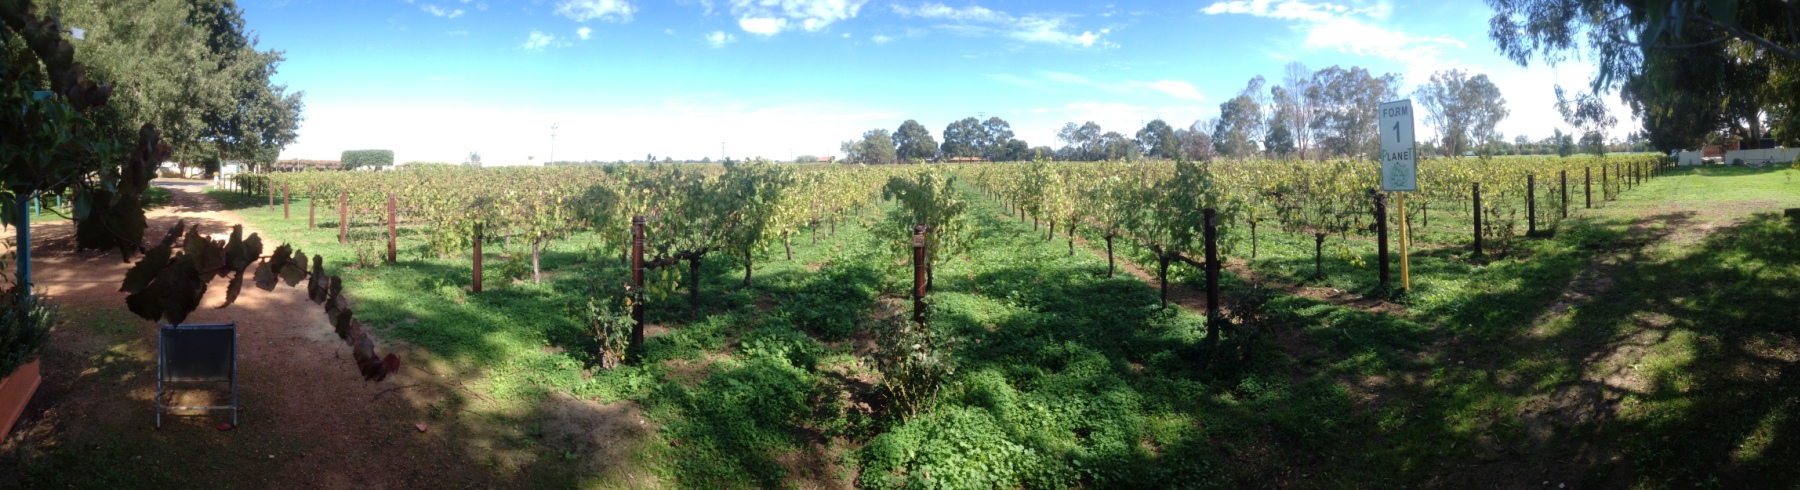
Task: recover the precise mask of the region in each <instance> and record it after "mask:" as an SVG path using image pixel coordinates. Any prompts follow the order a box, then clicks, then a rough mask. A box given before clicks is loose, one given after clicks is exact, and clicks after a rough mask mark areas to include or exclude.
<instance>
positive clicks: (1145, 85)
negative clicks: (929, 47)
mask: <svg viewBox="0 0 1800 490" xmlns="http://www.w3.org/2000/svg"><path fill="white" fill-rule="evenodd" d="M989 78H991V79H993V80H996V81H1000V82H1005V83H1010V84H1013V85H1018V86H1021V87H1026V88H1032V89H1039V90H1052V88H1051V87H1052V85H1051V84H1060V85H1074V86H1078V87H1087V88H1092V89H1096V90H1100V91H1102V92H1107V93H1112V94H1120V95H1126V94H1143V93H1146V92H1160V93H1162V94H1165V95H1168V96H1171V97H1175V98H1177V99H1182V100H1187V101H1192V102H1205V101H1206V97H1205V96H1203V95H1200V89H1198V88H1194V85H1193V84H1191V83H1188V82H1184V81H1180V80H1157V81H1154V82H1144V81H1137V80H1126V81H1121V82H1102V81H1097V80H1092V79H1089V78H1087V77H1084V76H1081V75H1076V74H1073V73H1064V72H1057V71H1043V72H1038V78H1037V79H1030V78H1021V77H1017V76H1013V75H989Z"/></svg>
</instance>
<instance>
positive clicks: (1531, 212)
mask: <svg viewBox="0 0 1800 490" xmlns="http://www.w3.org/2000/svg"><path fill="white" fill-rule="evenodd" d="M1536 235H1537V174H1526V175H1525V236H1536Z"/></svg>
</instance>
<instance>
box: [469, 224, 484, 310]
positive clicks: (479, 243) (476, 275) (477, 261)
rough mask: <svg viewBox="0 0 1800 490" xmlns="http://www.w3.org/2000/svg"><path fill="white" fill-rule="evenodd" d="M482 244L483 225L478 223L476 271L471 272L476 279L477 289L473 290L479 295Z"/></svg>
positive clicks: (476, 226)
mask: <svg viewBox="0 0 1800 490" xmlns="http://www.w3.org/2000/svg"><path fill="white" fill-rule="evenodd" d="M481 242H482V236H481V223H476V224H475V270H473V271H471V272H472V273H473V274H474V276H475V277H474V279H475V287H474V288H473V290H474V291H475V292H477V293H479V292H481Z"/></svg>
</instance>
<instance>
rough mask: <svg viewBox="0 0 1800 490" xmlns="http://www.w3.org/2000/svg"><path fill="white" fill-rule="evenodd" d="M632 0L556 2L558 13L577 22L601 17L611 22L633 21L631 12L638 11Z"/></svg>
mask: <svg viewBox="0 0 1800 490" xmlns="http://www.w3.org/2000/svg"><path fill="white" fill-rule="evenodd" d="M636 11H637V7H633V6H632V5H631V2H627V1H625V0H562V1H560V2H557V4H556V14H557V15H561V16H563V17H568V18H569V19H571V20H574V21H576V22H587V21H589V20H593V19H600V20H604V21H609V22H631V13H632V12H636Z"/></svg>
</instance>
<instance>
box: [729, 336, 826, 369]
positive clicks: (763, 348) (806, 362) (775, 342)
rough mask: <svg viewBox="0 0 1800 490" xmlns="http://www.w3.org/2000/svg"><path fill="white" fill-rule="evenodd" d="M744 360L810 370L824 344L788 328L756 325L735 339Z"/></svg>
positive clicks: (823, 348) (815, 363) (822, 350)
mask: <svg viewBox="0 0 1800 490" xmlns="http://www.w3.org/2000/svg"><path fill="white" fill-rule="evenodd" d="M738 345H739V352H741V353H742V354H743V357H744V359H768V360H771V361H777V362H784V363H787V364H789V365H792V366H794V367H797V368H800V369H805V370H808V371H811V370H812V369H813V367H814V366H815V365H817V364H818V362H819V353H821V352H824V350H825V346H824V345H821V344H819V341H817V340H813V339H812V337H807V336H806V334H804V333H800V332H799V331H798V330H794V329H793V328H792V327H787V326H776V327H766V328H760V329H757V330H755V331H752V332H750V333H748V334H745V335H744V338H742V339H740V340H739V341H738Z"/></svg>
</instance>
